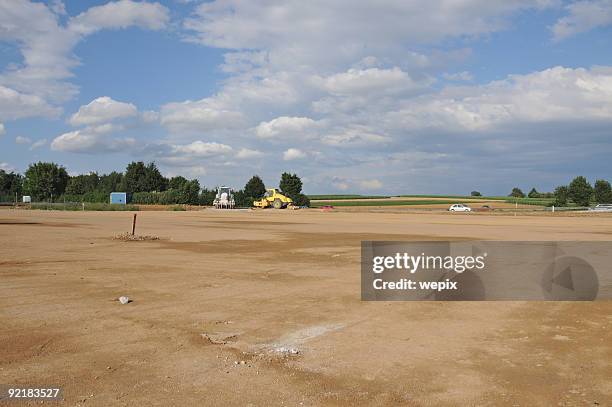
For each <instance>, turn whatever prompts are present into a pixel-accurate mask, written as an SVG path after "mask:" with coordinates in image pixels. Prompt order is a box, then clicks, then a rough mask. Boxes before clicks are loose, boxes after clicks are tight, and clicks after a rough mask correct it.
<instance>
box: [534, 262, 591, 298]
mask: <svg viewBox="0 0 612 407" xmlns="http://www.w3.org/2000/svg"><path fill="white" fill-rule="evenodd" d="M542 291H543V293H544V296H545V297H546V299H548V300H556V301H592V300H594V299H595V298H596V297H597V292H598V291H599V279H598V278H597V273H596V272H595V270H594V269H593V267H592V266H591V265H590V264H589V263H587V262H586V261H585V260H583V259H581V258H579V257H574V256H563V257H557V258H556V259H555V260H554V261H553V263H552V264H551V265H550V266H548V268H547V269H546V271H545V272H544V274H543V276H542Z"/></svg>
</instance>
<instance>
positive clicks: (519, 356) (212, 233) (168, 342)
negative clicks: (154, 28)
mask: <svg viewBox="0 0 612 407" xmlns="http://www.w3.org/2000/svg"><path fill="white" fill-rule="evenodd" d="M131 216H132V215H131V213H121V212H53V211H49V212H47V211H27V210H12V209H3V210H0V355H1V357H0V383H3V384H18V385H30V386H34V385H59V386H62V387H63V388H64V393H65V402H64V403H62V405H71V406H75V405H84V406H148V405H154V406H208V405H211V406H220V405H232V406H233V405H237V406H270V405H272V406H276V405H279V406H280V405H284V406H319V405H326V406H327V405H330V406H336V405H337V406H355V405H363V406H386V405H408V406H459V405H478V406H498V405H501V406H557V405H560V406H595V405H600V406H604V405H612V380H610V378H612V363H611V361H612V333H611V332H612V302H610V301H600V302H590V303H560V302H559V303H554V302H473V303H468V302H453V303H451V302H420V303H417V302H394V303H387V302H375V303H374V302H373V303H366V302H361V301H360V242H361V241H362V240H455V239H457V240H459V239H460V240H463V239H496V240H610V239H611V238H612V217H610V216H605V215H604V216H566V215H564V214H554V215H553V214H550V213H547V214H544V213H540V214H532V215H530V216H523V215H519V216H498V215H495V214H483V213H481V214H448V213H369V212H358V213H353V212H340V211H331V212H322V211H318V210H301V211H288V210H287V211H273V210H269V211H238V210H236V211H214V210H203V211H188V212H140V213H139V214H138V228H137V233H140V234H148V235H157V236H159V237H161V238H162V239H161V240H159V241H152V242H124V241H117V240H113V239H112V237H113V236H114V235H116V234H118V233H121V232H126V231H128V230H129V229H130V228H131ZM122 295H127V296H129V297H130V298H132V299H133V302H131V303H129V304H126V305H121V304H120V303H119V302H118V301H117V300H116V299H117V297H119V296H122ZM290 349H295V350H296V351H298V353H297V354H293V353H291V352H286V350H290ZM45 404H52V405H54V404H57V403H51V402H47V403H45ZM7 405H8V404H7ZM11 405H16V404H15V403H13V404H11Z"/></svg>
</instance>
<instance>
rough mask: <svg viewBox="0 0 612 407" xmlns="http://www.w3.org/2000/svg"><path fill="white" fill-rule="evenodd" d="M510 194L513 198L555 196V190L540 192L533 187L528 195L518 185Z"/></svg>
mask: <svg viewBox="0 0 612 407" xmlns="http://www.w3.org/2000/svg"><path fill="white" fill-rule="evenodd" d="M508 196H511V197H513V198H525V197H527V198H554V197H555V194H554V193H553V192H538V190H537V189H535V188H531V191H529V193H528V194H527V195H525V193H524V192H523V191H522V190H521V189H520V188H518V187H514V188H512V192H510V194H509V195H508Z"/></svg>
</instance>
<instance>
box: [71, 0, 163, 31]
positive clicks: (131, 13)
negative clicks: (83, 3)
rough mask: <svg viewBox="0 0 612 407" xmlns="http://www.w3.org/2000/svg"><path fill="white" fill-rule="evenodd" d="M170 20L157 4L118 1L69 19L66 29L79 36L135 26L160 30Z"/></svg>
mask: <svg viewBox="0 0 612 407" xmlns="http://www.w3.org/2000/svg"><path fill="white" fill-rule="evenodd" d="M169 19H170V16H169V11H168V9H167V8H166V7H164V6H162V5H161V4H159V3H147V2H136V1H131V0H119V1H115V2H109V3H106V4H104V5H101V6H95V7H91V8H90V9H88V10H87V11H85V12H83V13H81V14H79V15H78V16H76V17H73V18H71V19H70V22H69V24H68V28H69V30H70V31H73V32H76V33H78V34H80V35H89V34H92V33H94V32H96V31H99V30H103V29H119V28H127V27H130V26H136V27H140V28H145V29H149V30H161V29H162V28H164V27H166V24H167V23H168V20H169Z"/></svg>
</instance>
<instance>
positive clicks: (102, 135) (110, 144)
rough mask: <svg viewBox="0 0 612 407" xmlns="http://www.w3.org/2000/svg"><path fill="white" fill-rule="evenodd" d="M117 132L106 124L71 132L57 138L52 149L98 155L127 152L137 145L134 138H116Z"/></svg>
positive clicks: (52, 144) (52, 143)
mask: <svg viewBox="0 0 612 407" xmlns="http://www.w3.org/2000/svg"><path fill="white" fill-rule="evenodd" d="M116 130H117V129H116V127H114V126H112V125H110V124H105V125H101V126H91V127H85V128H84V129H79V130H75V131H70V132H68V133H64V134H62V135H60V136H58V137H56V138H55V139H54V140H53V141H52V142H51V149H52V150H55V151H63V152H70V153H86V154H97V153H112V152H118V151H125V150H129V149H131V148H133V147H134V146H135V145H136V140H135V139H134V138H131V137H127V138H119V137H114V136H113V132H114V131H116Z"/></svg>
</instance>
